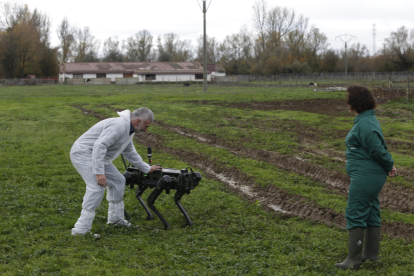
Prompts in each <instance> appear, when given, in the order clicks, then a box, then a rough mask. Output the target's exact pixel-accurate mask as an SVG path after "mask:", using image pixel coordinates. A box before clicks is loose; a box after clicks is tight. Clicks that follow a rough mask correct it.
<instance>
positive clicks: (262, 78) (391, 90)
mask: <svg viewBox="0 0 414 276" xmlns="http://www.w3.org/2000/svg"><path fill="white" fill-rule="evenodd" d="M351 84H359V85H364V86H367V87H368V88H369V89H370V90H371V91H372V93H373V94H374V96H375V97H376V99H377V101H378V102H386V101H389V100H390V99H392V98H395V97H406V98H407V100H408V99H412V98H413V97H414V95H413V91H414V90H413V89H414V72H411V71H407V72H360V73H358V72H357V73H355V72H351V73H348V74H347V75H345V74H344V73H318V74H315V73H308V74H305V73H303V74H278V75H227V76H212V77H211V80H210V82H209V83H208V85H209V86H212V87H221V86H239V87H312V88H313V89H314V91H326V92H328V91H341V90H346V88H347V87H348V86H349V85H351ZM22 85H123V86H131V85H140V86H167V87H177V86H183V87H190V86H191V87H199V88H202V87H203V83H202V82H201V81H195V80H192V81H188V80H182V79H181V78H179V77H177V78H175V80H173V81H170V80H168V81H164V80H162V81H160V80H146V81H139V80H138V78H117V79H116V80H115V81H112V80H111V79H110V78H90V79H70V78H68V79H66V81H65V82H64V83H60V82H58V78H57V77H50V78H35V79H34V78H33V79H32V78H28V79H0V86H22Z"/></svg>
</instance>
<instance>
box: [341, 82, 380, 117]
mask: <svg viewBox="0 0 414 276" xmlns="http://www.w3.org/2000/svg"><path fill="white" fill-rule="evenodd" d="M346 103H347V104H348V105H350V106H351V109H352V110H355V111H356V112H358V113H361V112H364V111H365V110H369V109H374V108H375V107H376V106H377V101H376V100H375V98H374V97H373V96H372V94H371V92H370V91H369V90H368V88H366V87H364V86H361V85H351V86H349V87H348V96H347V97H346Z"/></svg>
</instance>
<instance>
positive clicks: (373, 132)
mask: <svg viewBox="0 0 414 276" xmlns="http://www.w3.org/2000/svg"><path fill="white" fill-rule="evenodd" d="M345 143H346V147H347V149H346V158H347V164H346V165H347V170H348V171H352V170H355V169H358V168H362V169H364V170H365V171H369V172H378V171H383V170H385V172H386V173H388V172H389V171H391V170H392V168H393V166H394V160H393V159H392V158H391V154H390V153H389V152H388V151H387V144H386V143H385V140H384V136H383V134H382V130H381V126H380V124H379V122H378V120H377V118H376V117H375V111H374V110H372V109H371V110H366V111H364V112H362V113H360V114H359V115H358V116H357V117H356V118H355V119H354V126H353V127H352V129H351V131H350V132H349V133H348V135H347V136H346V139H345Z"/></svg>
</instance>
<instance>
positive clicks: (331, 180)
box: [76, 99, 414, 238]
mask: <svg viewBox="0 0 414 276" xmlns="http://www.w3.org/2000/svg"><path fill="white" fill-rule="evenodd" d="M190 103H191V104H194V105H198V104H202V105H221V106H225V107H232V108H240V109H257V110H281V109H283V110H294V111H299V110H301V111H305V112H311V113H320V114H325V115H329V116H341V117H344V116H351V115H350V114H349V113H348V112H347V108H346V105H345V101H344V100H329V99H315V100H302V101H299V100H295V101H279V102H266V103H265V104H263V103H257V102H249V103H229V102H227V103H223V102H212V101H192V102H190ZM76 107H77V108H79V109H81V110H82V111H83V112H84V113H85V114H89V115H93V116H95V117H97V118H99V119H101V120H102V119H104V118H103V117H102V116H101V115H99V114H96V113H95V112H94V111H92V110H87V109H85V108H83V107H81V106H76ZM102 107H106V108H109V109H112V110H114V111H120V110H118V109H115V108H112V107H111V106H110V105H105V106H102ZM377 113H378V115H381V111H380V112H377ZM233 123H234V124H235V125H236V126H237V125H238V124H241V122H237V120H235V122H233ZM290 123H293V124H295V127H293V128H292V129H293V131H294V132H295V133H296V134H297V136H298V137H299V138H297V139H298V141H299V145H300V147H299V148H298V149H296V150H295V151H294V154H293V155H283V154H279V153H277V152H271V151H265V150H258V149H248V148H243V147H240V146H238V145H240V144H241V143H234V141H232V142H229V141H227V140H222V139H220V138H218V137H215V136H210V135H206V134H202V133H199V132H197V131H194V130H191V129H185V128H183V127H177V126H172V125H169V124H167V123H164V122H162V121H156V122H155V125H156V126H158V127H161V128H163V129H166V130H168V131H171V132H174V133H177V134H180V135H183V136H186V137H189V138H191V139H194V140H196V141H197V142H198V143H205V144H208V145H210V146H214V147H220V148H224V149H227V150H229V151H230V152H232V153H233V154H234V155H236V156H239V157H244V158H250V159H255V160H259V161H263V162H266V163H269V164H272V165H275V166H276V167H278V168H279V169H281V170H284V171H287V172H293V173H296V174H299V175H304V176H308V177H310V178H312V179H313V180H315V181H317V182H319V183H323V184H324V187H325V189H326V192H327V193H328V194H339V195H343V196H346V195H347V193H348V187H349V182H350V181H349V177H348V176H347V175H346V174H345V173H344V172H342V171H340V170H332V169H329V168H326V167H325V166H321V165H318V164H316V163H315V162H312V161H314V160H317V159H318V157H329V158H331V160H332V162H333V163H335V166H336V167H339V168H341V167H342V168H344V167H345V162H346V158H345V153H344V152H341V151H337V150H334V149H329V148H325V149H322V150H315V149H314V148H313V147H311V145H313V144H315V143H318V142H320V137H321V133H320V131H319V130H317V129H315V128H312V127H306V126H303V125H302V124H301V123H300V122H299V121H292V122H290ZM283 128H284V126H283V124H280V123H275V124H274V125H273V126H272V127H271V128H270V130H274V131H283ZM267 130H268V131H269V127H268V126H267ZM346 134H347V132H345V131H337V132H335V133H330V135H332V136H334V137H345V136H346ZM135 138H136V139H137V141H138V142H139V143H140V144H143V145H145V146H151V147H153V148H156V149H157V150H159V151H163V152H166V153H169V154H171V155H174V156H177V157H178V158H179V159H181V160H185V161H186V162H188V163H189V164H191V165H192V166H196V167H198V168H200V169H201V170H202V172H203V174H204V175H205V176H207V177H208V178H212V179H216V180H218V181H220V182H222V183H223V184H225V185H227V186H228V187H229V189H231V190H232V191H234V192H236V193H238V194H240V195H241V196H243V197H244V198H246V199H247V200H250V201H252V202H260V204H261V205H262V206H263V208H264V209H266V210H267V211H269V212H273V213H274V214H275V215H277V216H282V217H284V216H287V217H291V216H297V217H301V218H303V219H307V220H311V221H316V222H323V223H325V224H327V225H335V226H338V227H342V228H344V227H345V225H346V221H345V216H344V214H343V213H342V214H338V213H337V212H335V211H334V210H331V209H327V208H320V207H318V204H317V203H316V202H313V201H311V200H309V199H308V198H305V197H303V196H301V195H298V194H291V193H288V192H287V191H285V190H283V189H281V188H278V187H276V186H274V185H267V186H264V187H263V186H260V185H258V184H257V183H255V180H254V179H251V178H250V177H249V176H247V175H246V174H245V173H243V172H240V171H239V170H238V169H236V168H231V169H229V168H226V169H223V168H225V166H224V165H223V166H222V165H220V162H219V161H217V160H214V162H212V161H211V160H209V158H208V157H207V156H200V155H198V154H196V153H194V152H192V151H191V150H188V149H187V150H181V149H180V150H176V149H173V148H169V147H167V146H165V145H164V144H163V139H164V137H161V136H159V135H156V134H153V133H149V134H147V135H141V136H136V137H135ZM387 143H388V144H389V145H390V147H393V146H399V152H400V153H401V152H402V153H403V154H404V149H405V148H406V149H407V152H406V154H407V155H412V152H411V151H410V150H409V149H412V148H413V144H411V143H407V142H401V141H395V140H387ZM401 148H402V150H401ZM304 156H308V157H307V158H308V159H305V158H304ZM309 156H311V157H310V159H309ZM312 159H314V160H312ZM399 175H401V176H403V177H405V178H407V179H414V171H413V170H411V169H400V170H399ZM380 202H381V205H382V207H386V208H388V209H390V210H393V211H397V212H401V213H405V214H411V213H413V212H414V191H413V189H412V188H409V187H407V186H404V185H402V184H400V183H398V182H396V181H394V182H392V183H388V182H387V183H386V185H385V187H384V189H383V190H382V192H381V194H380ZM382 231H383V233H386V234H388V235H392V236H399V237H404V238H414V226H413V225H411V224H407V223H401V222H384V223H383V227H382Z"/></svg>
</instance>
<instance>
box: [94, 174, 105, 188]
mask: <svg viewBox="0 0 414 276" xmlns="http://www.w3.org/2000/svg"><path fill="white" fill-rule="evenodd" d="M96 180H98V185H99V186H101V187H102V188H106V176H105V175H104V174H97V175H96Z"/></svg>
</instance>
